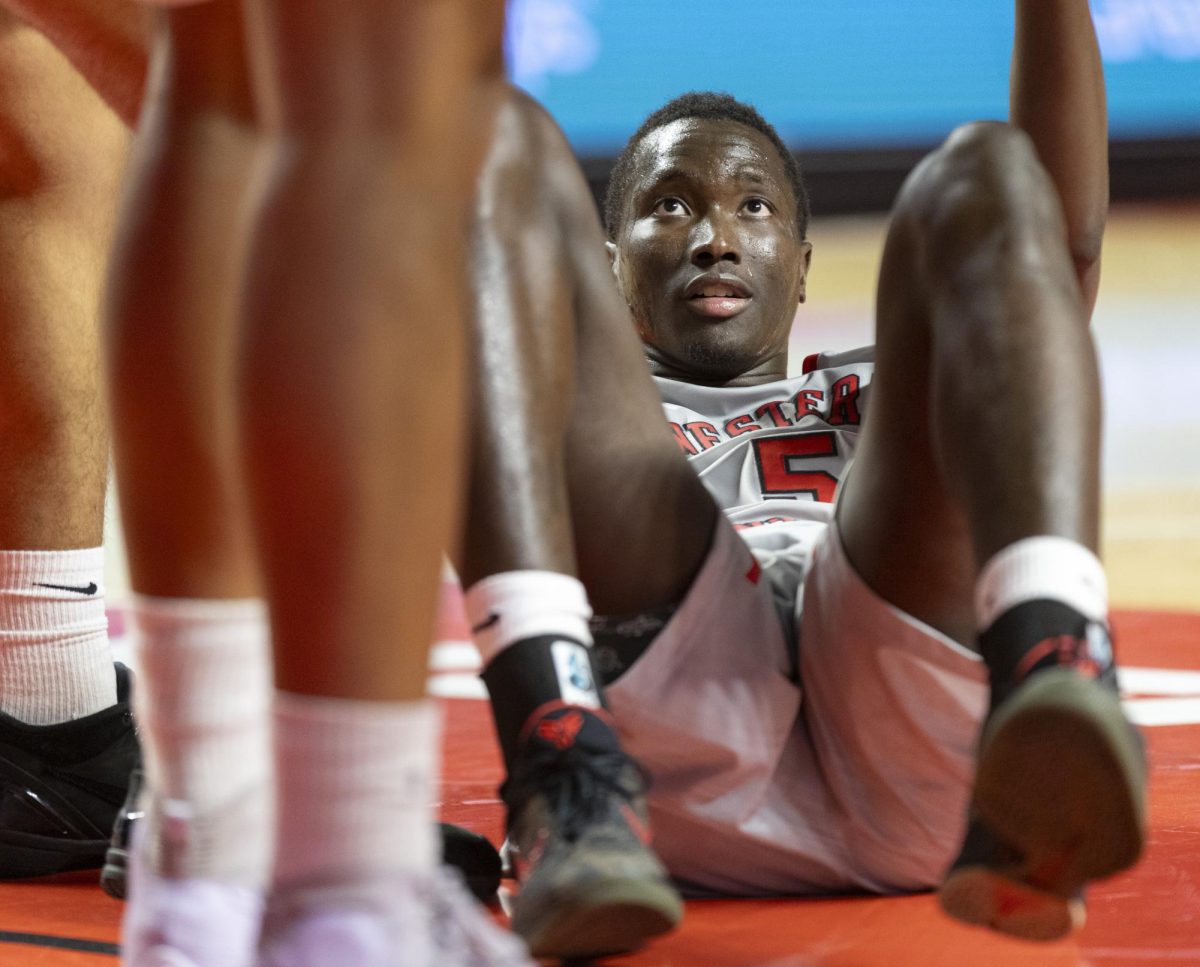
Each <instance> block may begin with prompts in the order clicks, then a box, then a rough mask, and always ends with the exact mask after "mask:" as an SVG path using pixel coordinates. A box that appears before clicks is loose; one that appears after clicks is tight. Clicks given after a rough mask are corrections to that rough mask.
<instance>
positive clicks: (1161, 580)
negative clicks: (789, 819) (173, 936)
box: [0, 208, 1200, 967]
mask: <svg viewBox="0 0 1200 967" xmlns="http://www.w3.org/2000/svg"><path fill="white" fill-rule="evenodd" d="M812 236H813V239H814V243H815V246H816V254H815V257H814V269H813V275H812V279H811V286H810V303H809V306H810V307H811V308H810V309H808V310H806V312H809V313H810V315H809V316H808V317H807V318H806V317H801V321H800V327H799V328H798V332H797V340H796V343H797V348H798V349H801V350H803V351H804V352H807V351H812V350H813V349H817V348H822V349H823V348H830V349H836V348H842V347H844V346H848V345H854V344H857V343H859V342H861V341H862V336H863V334H864V333H867V332H868V331H869V330H868V329H867V320H869V318H870V296H869V293H870V289H871V281H872V279H873V272H874V260H875V259H876V258H877V256H878V246H879V245H880V243H881V239H882V233H881V223H880V222H879V221H878V220H877V219H855V220H839V221H836V222H817V223H815V224H814V226H813V230H812ZM1197 265H1200V208H1191V209H1188V208H1182V209H1181V208H1173V209H1164V208H1159V209H1152V208H1144V209H1130V210H1126V211H1118V212H1116V213H1115V214H1114V217H1113V219H1112V225H1111V228H1110V232H1109V236H1108V242H1107V246H1106V251H1105V273H1104V281H1103V283H1102V287H1101V296H1100V299H1101V301H1100V306H1099V307H1098V310H1097V316H1096V321H1095V329H1096V333H1097V338H1098V342H1099V344H1100V349H1101V357H1102V363H1103V370H1104V374H1105V380H1106V388H1107V394H1108V427H1109V432H1108V436H1107V438H1106V457H1105V471H1106V479H1107V484H1108V491H1109V492H1108V497H1107V499H1106V502H1105V534H1106V538H1105V557H1106V563H1107V564H1108V568H1109V574H1110V580H1111V586H1112V597H1113V603H1114V607H1115V608H1116V611H1115V614H1114V626H1115V630H1116V638H1117V648H1118V652H1119V654H1120V657H1121V660H1122V663H1123V666H1124V674H1123V677H1122V686H1123V691H1124V692H1125V698H1126V702H1127V707H1128V708H1129V710H1130V713H1131V715H1133V716H1134V718H1135V719H1136V720H1137V721H1138V722H1139V723H1141V724H1142V725H1143V726H1144V731H1145V735H1146V738H1147V741H1148V747H1149V752H1150V761H1151V785H1150V824H1151V836H1150V842H1149V848H1148V850H1147V853H1146V856H1145V858H1144V860H1143V861H1142V863H1141V864H1139V866H1138V867H1136V868H1135V869H1134V870H1133V871H1131V872H1129V873H1126V874H1123V875H1121V876H1118V877H1116V878H1114V879H1112V880H1110V881H1107V882H1105V883H1102V884H1099V885H1097V886H1096V887H1094V888H1093V889H1092V890H1091V891H1090V893H1089V897H1088V910H1089V922H1088V925H1087V926H1086V927H1085V928H1084V929H1083V930H1082V931H1081V932H1080V933H1079V934H1078V935H1077V936H1075V937H1074V938H1072V939H1070V940H1067V941H1062V942H1059V943H1055V944H1050V945H1034V944H1029V943H1022V942H1018V941H1010V940H1004V939H1000V938H997V937H994V936H992V935H990V934H987V933H985V932H983V931H979V930H973V929H969V928H966V927H961V926H959V925H957V924H954V923H951V922H950V921H948V920H946V919H945V918H944V917H942V916H941V915H940V913H939V912H938V910H937V908H936V903H935V901H934V899H933V898H932V897H931V896H928V895H921V896H905V897H887V898H866V897H856V898H825V899H779V900H729V901H693V902H690V903H689V904H688V906H687V912H686V916H685V920H684V923H683V926H682V927H681V929H680V930H679V931H677V932H676V933H674V934H673V935H671V936H669V937H666V938H663V939H662V940H660V941H658V942H657V943H655V944H653V945H651V946H650V947H649V948H647V949H646V950H644V951H642V952H639V953H637V954H634V955H631V956H628V957H624V958H614V959H612V960H611V961H610V962H611V963H613V964H621V965H629V967H710V965H711V967H951V965H954V967H963V965H965V967H1009V965H1013V967H1015V965H1022V967H1024V965H1028V967H1139V965H1183V964H1187V965H1200V402H1197V398H1198V397H1200V393H1197V391H1196V386H1197V385H1198V384H1200V309H1198V308H1197V307H1198V306H1200V283H1198V282H1196V281H1194V279H1193V276H1194V273H1195V266H1197ZM1189 375H1190V380H1189V379H1187V378H1186V377H1188V376H1189ZM112 556H113V559H114V563H113V565H112V567H113V572H112V575H111V576H110V588H113V589H115V590H114V592H113V593H112V595H111V598H112V601H113V603H114V604H115V605H116V606H117V609H116V611H115V618H116V620H115V621H114V631H115V632H117V633H119V632H120V630H121V624H122V622H121V616H120V610H119V604H120V600H121V597H122V593H121V588H122V586H123V585H122V574H121V571H120V567H121V565H120V559H121V554H120V545H119V541H117V540H114V541H113V555H112ZM442 631H443V635H442V637H443V638H445V639H446V641H445V642H444V643H443V644H442V645H441V646H440V647H439V648H438V649H437V650H436V652H435V656H434V668H435V675H434V679H433V683H434V687H435V689H436V690H437V691H438V692H440V693H443V694H455V695H461V694H468V693H472V692H477V691H478V683H477V679H476V678H475V672H474V667H473V666H474V658H473V654H472V652H471V650H470V648H469V647H465V646H464V645H463V643H462V642H461V638H462V634H463V628H462V623H461V619H460V618H459V617H458V616H457V615H456V613H455V612H454V610H453V608H451V609H450V610H449V611H448V612H447V616H446V618H445V620H444V621H443V626H442ZM446 701H447V705H448V715H447V733H446V765H445V773H444V781H443V803H442V813H443V816H444V817H445V818H447V819H448V820H451V821H455V822H459V823H462V824H463V825H466V826H469V827H471V828H473V829H476V830H478V831H480V832H482V833H485V834H486V835H488V836H491V837H492V838H493V839H494V840H496V841H498V840H499V836H500V827H501V822H502V816H501V811H500V807H499V803H498V801H497V798H496V791H495V790H496V785H497V783H498V782H499V780H500V776H501V770H500V763H499V758H498V756H497V754H496V752H495V749H494V743H493V741H492V735H491V726H490V724H489V720H488V714H487V710H486V706H485V705H484V703H483V702H482V701H480V700H478V699H473V698H450V699H447V700H446ZM120 911H121V904H120V903H118V902H117V901H114V900H110V899H109V898H108V897H106V896H104V895H103V894H102V893H101V892H100V890H99V888H98V886H96V878H95V875H94V874H90V873H89V874H79V875H72V876H68V877H62V878H58V879H56V880H53V881H39V882H26V883H9V884H0V967H8V965H18V967H21V965H31V967H33V965H38V967H41V965H45V967H67V965H105V964H115V963H116V941H117V936H118V921H119V917H120ZM331 967H336V965H331ZM447 967H449V965H447Z"/></svg>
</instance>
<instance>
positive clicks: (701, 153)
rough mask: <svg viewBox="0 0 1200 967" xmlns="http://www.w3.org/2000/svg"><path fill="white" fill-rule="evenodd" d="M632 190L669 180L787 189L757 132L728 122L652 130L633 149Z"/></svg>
mask: <svg viewBox="0 0 1200 967" xmlns="http://www.w3.org/2000/svg"><path fill="white" fill-rule="evenodd" d="M635 159H636V160H635V164H634V179H633V180H634V184H635V186H638V187H645V186H648V185H652V184H655V183H657V182H660V181H663V180H666V179H669V178H673V177H683V178H694V179H699V180H710V179H720V180H726V179H729V180H733V179H737V180H748V181H763V182H766V183H768V184H771V183H773V184H774V185H775V187H778V188H785V187H786V186H788V185H789V184H790V182H789V179H788V175H787V171H786V169H785V168H784V164H783V159H782V158H780V157H779V152H778V151H777V150H776V148H775V146H774V145H773V144H772V143H771V142H770V140H769V139H768V138H767V137H766V136H765V135H764V134H762V133H761V132H760V131H756V130H754V128H751V127H747V126H746V125H744V124H741V123H739V122H737V121H730V120H727V119H719V120H718V119H706V118H680V119H679V120H677V121H672V122H671V123H670V124H665V125H663V126H662V127H661V128H656V129H655V130H653V131H651V132H650V133H649V134H647V135H646V136H645V137H644V138H643V139H642V142H641V144H639V145H638V148H637V154H636V155H635Z"/></svg>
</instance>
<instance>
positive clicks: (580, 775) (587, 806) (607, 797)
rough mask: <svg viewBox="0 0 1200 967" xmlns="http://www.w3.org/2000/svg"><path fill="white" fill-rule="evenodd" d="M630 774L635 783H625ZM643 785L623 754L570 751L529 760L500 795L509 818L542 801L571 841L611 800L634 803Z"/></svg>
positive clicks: (550, 752) (636, 769)
mask: <svg viewBox="0 0 1200 967" xmlns="http://www.w3.org/2000/svg"><path fill="white" fill-rule="evenodd" d="M631 771H632V772H633V774H634V775H636V776H637V777H638V779H636V780H633V781H630V779H629V778H627V775H628V773H629V772H631ZM645 780H646V777H645V773H644V772H643V771H642V769H641V767H640V766H638V764H637V763H636V762H635V761H634V760H633V759H631V758H630V757H629V756H628V755H626V754H625V753H624V752H620V751H609V752H597V751H594V750H587V749H581V748H579V747H578V746H573V747H571V748H569V749H564V750H545V751H542V750H539V751H538V752H535V753H534V754H532V755H529V756H528V757H527V758H525V759H524V760H523V761H521V762H520V764H519V765H518V766H517V768H516V769H514V771H513V775H512V777H510V778H509V780H508V781H507V782H505V783H504V785H503V787H501V790H500V795H501V797H502V798H503V799H504V800H505V802H506V803H509V804H510V811H509V814H510V815H517V814H518V813H519V806H521V805H523V804H524V803H525V802H527V801H528V800H529V799H530V798H532V797H533V796H535V795H538V796H541V797H543V798H544V799H545V801H546V808H547V810H548V811H549V813H550V815H551V816H553V817H554V821H555V828H556V831H557V832H558V834H559V835H560V836H562V837H563V838H564V839H566V840H567V841H568V842H574V841H575V840H577V839H578V838H579V837H580V836H581V835H582V833H583V832H584V831H585V830H586V829H588V828H589V827H591V826H593V825H594V824H595V823H596V821H597V820H601V819H604V818H605V817H606V816H608V815H609V814H610V813H611V812H612V808H613V806H612V800H613V796H620V797H621V798H622V799H623V800H624V801H625V802H626V803H632V802H633V800H634V798H635V797H637V796H638V794H639V793H640V792H641V791H642V788H643V787H644V785H645ZM514 806H516V807H518V808H513V807H514Z"/></svg>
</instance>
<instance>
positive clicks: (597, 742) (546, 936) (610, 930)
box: [500, 704, 683, 958]
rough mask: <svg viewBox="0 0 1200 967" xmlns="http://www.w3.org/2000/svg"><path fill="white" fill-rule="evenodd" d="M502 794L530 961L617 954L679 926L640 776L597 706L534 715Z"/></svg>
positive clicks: (517, 912) (517, 913)
mask: <svg viewBox="0 0 1200 967" xmlns="http://www.w3.org/2000/svg"><path fill="white" fill-rule="evenodd" d="M500 794H501V797H502V798H503V799H504V802H505V804H506V805H507V806H508V841H507V843H506V844H505V853H506V857H507V859H508V860H509V862H510V864H511V866H512V869H513V871H514V872H515V874H516V877H517V879H518V881H519V882H520V884H521V890H520V893H519V894H518V896H517V898H516V900H515V901H514V904H513V920H512V926H513V930H514V931H516V933H518V934H519V935H520V936H521V937H523V938H524V939H525V942H526V943H528V944H529V947H530V950H531V951H532V953H533V955H534V956H535V957H562V958H587V957H596V956H601V955H604V954H615V953H622V952H625V951H629V950H634V949H636V948H638V947H640V946H641V945H642V944H643V943H644V942H645V941H646V940H648V939H649V938H651V937H654V936H657V935H658V934H661V933H665V932H667V931H668V930H670V929H672V928H673V927H674V926H675V925H676V924H677V923H678V922H679V920H680V918H681V917H682V916H683V903H682V901H681V900H680V898H679V894H678V893H677V892H676V890H675V888H674V887H673V886H672V885H671V882H670V879H669V878H668V875H667V871H666V869H665V868H664V867H663V865H662V863H661V862H660V861H659V859H658V857H657V856H655V855H654V852H653V851H652V849H651V848H650V834H649V822H648V814H647V809H646V799H645V779H644V778H643V775H642V772H641V769H640V768H639V767H638V765H637V764H636V763H635V762H634V760H633V759H632V758H630V757H629V756H628V755H626V754H625V753H624V752H622V751H621V748H620V745H619V744H618V742H617V738H616V735H615V733H614V732H613V730H612V728H611V726H610V725H609V723H608V720H607V716H606V715H604V713H603V712H598V711H591V710H588V709H584V708H580V707H577V706H564V705H562V704H556V705H555V707H552V708H551V709H549V710H546V709H541V710H539V712H537V713H535V714H534V716H533V717H531V719H530V721H529V722H528V723H527V724H526V727H525V729H524V730H523V734H522V737H521V745H520V751H519V754H518V755H517V758H516V761H515V763H514V766H513V768H512V770H511V772H510V775H509V778H508V781H507V782H505V783H504V785H503V786H502V787H501V790H500Z"/></svg>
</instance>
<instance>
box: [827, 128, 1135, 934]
mask: <svg viewBox="0 0 1200 967" xmlns="http://www.w3.org/2000/svg"><path fill="white" fill-rule="evenodd" d="M877 352H878V356H877V361H878V374H877V377H876V381H875V383H874V384H873V386H872V399H871V410H870V415H869V416H868V418H867V423H866V426H865V428H864V432H863V437H864V438H863V442H862V445H861V448H860V451H859V455H858V457H857V459H856V461H855V464H854V467H853V469H852V471H851V473H850V475H849V477H848V479H847V481H846V484H845V487H844V492H843V493H842V495H841V498H840V504H839V508H838V526H839V529H840V533H841V537H842V540H843V542H844V546H845V549H846V552H847V555H848V557H849V559H850V561H851V562H852V564H853V565H854V567H855V568H856V569H857V570H858V571H859V573H860V574H861V575H862V577H863V578H864V579H865V580H866V582H867V584H869V585H870V586H871V587H872V588H873V589H874V590H875V591H876V592H877V593H879V594H880V595H881V596H882V597H883V598H884V599H886V600H887V601H889V602H891V603H892V604H894V605H897V606H898V607H900V608H901V609H903V610H904V611H906V612H907V613H908V614H910V615H912V616H914V617H916V618H918V619H920V620H922V621H924V622H926V623H927V624H929V625H932V626H933V627H934V628H936V629H938V630H940V631H942V632H944V633H945V634H948V635H950V636H951V637H953V638H955V639H957V640H958V641H960V642H964V643H974V642H975V641H976V640H977V637H976V636H977V635H978V636H979V637H978V642H979V645H980V647H981V651H982V653H983V657H984V660H985V662H986V664H987V666H988V670H989V673H990V676H991V684H992V713H991V716H990V719H989V724H988V726H987V728H986V729H985V738H984V745H983V747H982V751H981V758H980V762H979V775H978V777H977V782H976V788H975V796H974V809H975V810H976V812H977V813H978V814H981V815H982V817H983V818H984V819H985V820H986V822H987V824H988V825H990V826H992V827H993V828H994V832H996V833H1000V834H1001V835H1002V836H1003V837H1004V838H1005V839H1006V840H1009V841H1011V842H1010V845H1011V846H1013V847H1014V848H1015V850H1016V854H1015V856H1014V855H1009V856H1008V857H1007V861H1008V863H1009V869H1008V872H1009V873H1010V875H1011V877H1012V879H1013V880H1015V881H1021V882H1024V883H1026V884H1027V885H1029V886H1032V887H1035V888H1037V890H1040V891H1045V892H1046V893H1047V894H1054V895H1057V896H1059V897H1063V898H1069V897H1071V896H1072V895H1073V894H1074V892H1075V891H1076V890H1077V889H1078V888H1079V886H1080V885H1081V883H1083V882H1084V881H1085V880H1087V879H1091V878H1094V877H1097V876H1102V875H1106V874H1108V873H1111V872H1113V871H1115V870H1116V869H1119V868H1121V867H1123V866H1126V865H1128V864H1129V863H1131V862H1133V860H1134V858H1135V857H1136V855H1137V853H1138V850H1139V848H1140V845H1141V835H1142V834H1141V829H1140V824H1141V808H1142V807H1141V777H1140V764H1139V761H1138V759H1139V752H1138V749H1137V747H1136V738H1135V737H1134V735H1133V733H1132V731H1131V730H1130V729H1129V727H1128V726H1127V724H1126V723H1125V722H1124V720H1123V718H1122V717H1121V714H1120V711H1119V707H1118V705H1117V702H1116V699H1115V694H1114V692H1115V687H1114V685H1115V683H1114V681H1113V673H1112V659H1111V654H1110V653H1109V648H1108V644H1107V634H1106V632H1105V630H1104V622H1105V620H1106V613H1107V602H1106V592H1105V584H1104V575H1103V570H1102V568H1101V565H1100V563H1099V561H1098V560H1097V558H1096V555H1095V550H1096V542H1097V528H1098V476H1099V470H1098V448H1099V422H1100V416H1099V407H1100V404H1099V398H1100V397H1099V388H1098V381H1097V371H1096V359H1095V352H1094V348H1093V346H1092V341H1091V337H1090V334H1089V331H1088V327H1087V318H1086V313H1085V311H1084V308H1083V303H1082V300H1081V297H1080V293H1079V287H1078V283H1077V281H1076V277H1075V273H1074V269H1073V266H1072V263H1071V259H1070V256H1069V253H1068V250H1067V246H1066V239H1065V230H1064V226H1063V220H1062V215H1061V210H1060V207H1059V203H1058V199H1057V196H1056V194H1055V191H1054V188H1053V186H1052V184H1051V183H1050V181H1049V179H1048V177H1047V176H1046V175H1045V173H1044V171H1043V170H1042V169H1041V167H1040V165H1039V164H1038V161H1037V158H1036V156H1035V153H1034V151H1033V148H1032V146H1031V144H1030V142H1029V141H1028V139H1027V138H1026V137H1025V136H1024V135H1022V134H1021V133H1019V132H1018V131H1016V130H1015V129H1012V128H1009V127H1007V126H1005V125H999V124H980V125H972V126H968V127H966V128H963V129H960V130H959V131H957V132H956V133H955V134H954V135H953V136H952V137H951V138H950V140H949V141H948V142H947V144H946V145H945V146H944V147H943V148H942V149H940V150H939V151H938V152H936V153H935V154H934V155H933V156H931V157H930V158H929V159H928V160H927V161H926V162H924V163H923V165H922V166H921V167H920V168H919V169H918V170H917V171H916V172H915V173H914V174H913V175H912V176H911V178H910V180H909V182H908V183H907V184H906V186H905V189H904V190H903V192H902V194H901V197H900V200H899V201H898V203H897V207H896V211H895V215H894V219H893V224H892V227H891V229H890V232H889V236H888V241H887V246H886V249H885V253H884V261H883V266H882V271H881V277H880V285H879V304H878V324H877ZM1059 666H1063V667H1059ZM1033 673H1036V674H1033ZM1097 676H1099V678H1100V681H1101V682H1102V683H1104V684H1103V685H1097V684H1096V683H1095V682H1094V681H1092V680H1091V679H1093V678H1095V677H1097ZM1104 686H1108V687H1107V688H1106V687H1104ZM1033 738H1035V739H1036V740H1035V741H1029V740H1030V739H1033ZM1068 763H1069V764H1070V767H1069V768H1068V766H1067V764H1068ZM1076 766H1077V767H1078V769H1076ZM1072 810H1074V813H1072ZM972 846H973V847H974V844H972ZM972 859H973V861H974V862H976V863H979V862H981V858H980V857H979V856H974V857H972ZM983 860H984V861H986V862H991V863H992V864H993V865H999V862H998V861H996V860H994V859H992V858H983ZM968 885H971V884H970V883H969V884H968ZM976 885H977V884H976ZM994 896H995V891H994V890H993V891H992V892H989V893H988V899H989V901H990V900H991V899H993V898H994ZM968 899H969V898H968ZM1027 899H1028V898H1027ZM971 902H974V900H971ZM1032 906H1033V910H1032V912H1031V909H1030V905H1029V904H1027V905H1026V906H1025V907H1024V908H1023V909H1021V910H1019V911H1018V912H1017V913H1016V914H1015V915H1014V916H1012V917H1011V918H1008V919H1007V920H1005V917H1004V915H1002V914H1000V913H999V912H997V911H996V910H992V909H991V908H989V909H988V910H987V911H986V912H985V913H982V914H978V915H979V916H982V917H983V918H984V919H987V918H990V917H993V916H995V917H997V923H998V925H1000V926H1002V927H1003V928H1005V929H1011V930H1014V931H1019V932H1020V931H1024V932H1028V933H1034V932H1037V931H1039V930H1049V929H1065V928H1066V927H1067V919H1066V918H1067V917H1068V915H1069V912H1070V911H1069V910H1068V908H1067V905H1066V903H1065V902H1064V900H1059V901H1057V902H1049V901H1048V903H1047V905H1045V906H1043V907H1042V908H1041V909H1038V908H1037V904H1036V903H1034V904H1032ZM959 912H960V913H962V912H964V911H961V910H960V911H959Z"/></svg>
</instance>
